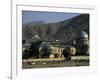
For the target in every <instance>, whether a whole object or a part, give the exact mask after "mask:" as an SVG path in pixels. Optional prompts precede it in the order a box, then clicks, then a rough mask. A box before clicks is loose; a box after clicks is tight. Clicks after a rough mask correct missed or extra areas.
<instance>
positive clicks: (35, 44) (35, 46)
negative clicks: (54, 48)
mask: <svg viewBox="0 0 100 80" xmlns="http://www.w3.org/2000/svg"><path fill="white" fill-rule="evenodd" d="M41 43H42V41H41V40H38V41H35V42H32V43H31V46H30V49H29V51H30V53H31V55H32V56H33V57H34V58H39V46H40V44H41Z"/></svg>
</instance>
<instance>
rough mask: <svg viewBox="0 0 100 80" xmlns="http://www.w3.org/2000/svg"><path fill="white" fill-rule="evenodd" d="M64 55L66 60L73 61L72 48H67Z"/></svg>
mask: <svg viewBox="0 0 100 80" xmlns="http://www.w3.org/2000/svg"><path fill="white" fill-rule="evenodd" d="M63 55H64V57H65V59H66V60H71V54H70V48H65V49H64V50H63Z"/></svg>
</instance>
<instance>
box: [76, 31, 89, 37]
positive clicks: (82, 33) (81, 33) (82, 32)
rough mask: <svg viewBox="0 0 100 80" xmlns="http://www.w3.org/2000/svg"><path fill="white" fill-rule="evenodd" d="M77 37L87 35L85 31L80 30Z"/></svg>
mask: <svg viewBox="0 0 100 80" xmlns="http://www.w3.org/2000/svg"><path fill="white" fill-rule="evenodd" d="M77 37H88V34H87V33H86V32H85V31H81V32H80V33H79V34H78V35H77Z"/></svg>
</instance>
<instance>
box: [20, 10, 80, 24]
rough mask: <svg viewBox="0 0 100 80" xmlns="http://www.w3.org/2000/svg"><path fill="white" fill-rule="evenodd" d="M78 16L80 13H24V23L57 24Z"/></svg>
mask: <svg viewBox="0 0 100 80" xmlns="http://www.w3.org/2000/svg"><path fill="white" fill-rule="evenodd" d="M78 15H79V13H61V12H36V11H22V22H23V23H28V22H32V21H43V22H46V23H55V22H59V21H63V20H66V19H69V18H72V17H74V16H78Z"/></svg>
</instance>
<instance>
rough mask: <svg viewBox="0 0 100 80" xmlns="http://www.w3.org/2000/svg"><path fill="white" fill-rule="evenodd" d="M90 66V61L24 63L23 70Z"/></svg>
mask: <svg viewBox="0 0 100 80" xmlns="http://www.w3.org/2000/svg"><path fill="white" fill-rule="evenodd" d="M77 66H89V61H87V60H84V61H63V62H49V63H47V62H44V63H39V64H36V63H22V69H32V68H33V69H35V68H54V67H77Z"/></svg>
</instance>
